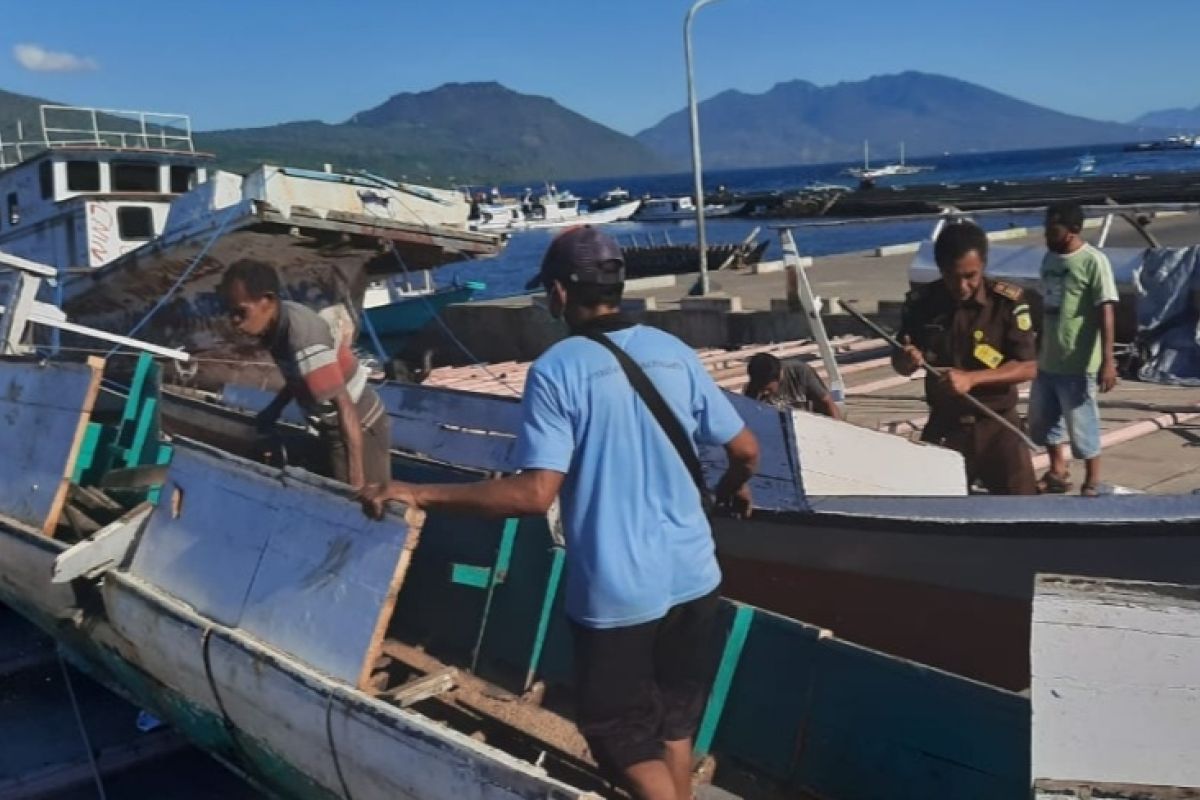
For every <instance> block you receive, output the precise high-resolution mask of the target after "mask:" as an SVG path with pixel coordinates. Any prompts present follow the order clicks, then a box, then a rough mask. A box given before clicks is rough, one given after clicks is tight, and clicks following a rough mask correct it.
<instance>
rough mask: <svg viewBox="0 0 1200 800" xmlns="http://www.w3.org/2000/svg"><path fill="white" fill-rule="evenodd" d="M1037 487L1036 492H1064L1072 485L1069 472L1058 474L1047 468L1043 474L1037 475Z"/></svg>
mask: <svg viewBox="0 0 1200 800" xmlns="http://www.w3.org/2000/svg"><path fill="white" fill-rule="evenodd" d="M1037 487H1038V494H1066V493H1067V492H1069V491H1070V487H1072V483H1070V473H1067V474H1066V475H1058V474H1057V473H1052V471H1050V470H1049V469H1048V470H1046V471H1045V475H1043V476H1042V477H1039V479H1038V483H1037Z"/></svg>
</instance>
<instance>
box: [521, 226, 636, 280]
mask: <svg viewBox="0 0 1200 800" xmlns="http://www.w3.org/2000/svg"><path fill="white" fill-rule="evenodd" d="M553 281H558V282H559V283H562V284H564V285H567V284H571V283H593V284H607V285H614V284H619V283H624V282H625V256H624V255H623V254H622V253H621V246H620V245H619V244H617V241H616V240H615V239H613V238H612V237H611V236H609V235H608V234H606V233H601V232H600V231H598V230H597V229H595V228H593V227H592V226H591V225H580V226H578V227H575V228H567V229H566V230H565V231H563V232H562V233H560V234H559V235H558V236H556V237H555V238H554V241H552V242H551V243H550V246H549V247H548V248H546V255H545V257H543V258H542V268H541V271H539V272H538V274H536V275H534V276H533V277H532V278H530V279H529V282H528V283H526V284H525V288H526V289H536V288H537V287H539V286H546V285H548V284H550V283H551V282H553Z"/></svg>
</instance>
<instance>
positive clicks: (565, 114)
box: [196, 83, 664, 183]
mask: <svg viewBox="0 0 1200 800" xmlns="http://www.w3.org/2000/svg"><path fill="white" fill-rule="evenodd" d="M196 142H197V146H199V147H200V148H201V149H205V150H210V151H212V152H214V153H216V154H217V156H218V157H219V158H220V160H221V162H222V165H223V166H226V167H227V168H231V169H245V168H249V167H252V166H254V165H255V164H257V163H260V162H262V161H271V162H275V163H287V164H289V165H291V166H304V167H314V168H320V166H321V165H322V164H324V163H326V162H332V163H333V164H335V165H336V166H338V167H340V168H361V169H366V170H369V171H371V172H376V173H379V174H382V175H387V176H392V177H399V176H408V177H409V178H410V179H412V180H427V179H428V178H434V179H443V180H451V179H453V180H454V181H455V182H458V183H492V182H497V181H531V182H532V181H542V180H559V179H566V178H590V177H601V176H606V175H630V174H639V173H647V172H655V171H661V170H662V169H663V167H664V164H663V162H662V161H661V160H660V159H658V158H657V157H656V156H655V155H654V154H653V153H651V152H650V151H649V150H648V149H647V148H646V147H645V146H644V145H642V144H640V143H639V142H637V141H635V140H634V139H633V138H631V137H629V136H626V135H625V134H622V133H618V132H617V131H614V130H612V129H611V128H606V127H604V126H603V125H600V124H599V123H596V122H593V121H591V120H589V119H587V118H586V117H583V116H581V115H580V114H577V113H575V112H574V111H570V110H569V109H566V108H563V107H562V106H560V105H559V104H558V103H556V102H555V101H553V100H551V99H550V98H548V97H537V96H533V95H526V94H520V93H518V92H514V91H512V90H511V89H507V88H505V87H504V86H501V85H500V84H498V83H449V84H446V85H444V86H440V87H438V88H437V89H433V90H431V91H427V92H417V93H404V94H398V95H395V96H394V97H391V98H390V99H388V100H387V101H386V102H384V103H383V104H381V105H379V106H376V107H375V108H372V109H368V110H366V111H361V112H359V113H357V114H355V115H354V116H353V117H351V118H350V119H349V120H347V121H346V122H343V123H340V124H327V123H324V122H316V121H307V122H289V123H285V124H282V125H271V126H268V127H263V128H245V129H240V130H225V131H211V132H208V133H201V134H198V135H197V137H196Z"/></svg>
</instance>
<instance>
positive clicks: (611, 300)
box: [563, 283, 625, 308]
mask: <svg viewBox="0 0 1200 800" xmlns="http://www.w3.org/2000/svg"><path fill="white" fill-rule="evenodd" d="M563 288H564V289H566V291H567V302H568V303H570V304H571V305H573V306H579V307H580V308H599V307H601V306H608V307H609V308H616V307H617V306H619V305H621V298H622V297H623V296H624V295H625V284H623V283H568V284H564V285H563Z"/></svg>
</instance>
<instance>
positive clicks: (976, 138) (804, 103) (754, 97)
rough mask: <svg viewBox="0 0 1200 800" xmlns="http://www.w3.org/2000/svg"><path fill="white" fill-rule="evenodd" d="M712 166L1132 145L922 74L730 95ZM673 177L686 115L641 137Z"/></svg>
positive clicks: (1125, 130)
mask: <svg viewBox="0 0 1200 800" xmlns="http://www.w3.org/2000/svg"><path fill="white" fill-rule="evenodd" d="M699 114H700V140H701V143H702V145H703V148H704V164H705V166H706V167H711V168H714V169H719V168H725V169H732V168H741V167H769V166H785V165H788V164H800V163H816V162H829V161H852V160H855V159H858V158H861V157H862V143H863V140H864V139H866V140H869V141H870V142H871V144H872V150H873V151H874V152H875V153H876V154H877V155H876V156H874V157H873V158H872V162H873V163H875V162H877V163H885V162H888V161H893V160H895V158H896V156H897V153H898V149H899V143H900V142H901V141H904V142H906V144H907V151H908V153H909V154H910V155H913V156H920V155H922V154H926V155H929V154H941V153H943V152H962V151H969V150H974V151H979V152H987V151H996V150H1024V149H1029V148H1037V147H1054V146H1065V145H1072V144H1101V143H1105V142H1127V141H1134V140H1136V139H1138V138H1139V136H1141V135H1142V134H1141V133H1139V131H1138V130H1137V129H1135V128H1133V127H1131V126H1128V125H1122V124H1119V123H1114V122H1098V121H1096V120H1091V119H1085V118H1083V117H1076V116H1071V115H1069V114H1063V113H1060V112H1057V111H1051V110H1050V109H1047V108H1042V107H1040V106H1036V105H1033V104H1031V103H1026V102H1023V101H1021V100H1017V99H1016V98H1013V97H1009V96H1007V95H1004V94H1001V93H999V92H995V91H992V90H991V89H986V88H984V87H982V86H977V85H975V84H971V83H967V82H966V81H960V80H957V79H955V78H948V77H945V76H942V75H930V74H927V73H921V72H904V73H901V74H899V75H881V76H877V77H873V78H868V79H867V80H863V81H854V82H846V83H838V84H835V85H833V86H817V85H815V84H812V83H809V82H807V81H802V80H795V81H789V82H785V83H779V84H776V85H775V86H774V87H773V88H771V89H770V90H768V91H766V92H764V93H762V94H746V93H744V92H739V91H727V92H723V93H721V94H719V95H716V96H715V97H712V98H710V99H708V100H706V101H704V102H703V103H701V104H700V109H699ZM636 138H637V140H638V141H640V142H641V143H642V144H644V145H646V146H647V147H649V148H650V149H651V150H653V151H654V152H655V153H657V154H658V155H659V156H661V157H662V158H664V159H666V160H668V161H669V162H670V163H671V165H672V166H673V167H677V168H684V167H685V165H686V164H687V163H688V159H689V157H690V146H691V145H690V141H689V138H688V114H687V111H686V109H685V110H682V111H678V112H676V113H674V114H671V115H670V116H668V117H666V118H665V119H663V120H662V121H661V122H659V123H658V124H657V125H655V126H654V127H652V128H649V129H647V130H644V131H642V132H641V133H639V134H637V137H636Z"/></svg>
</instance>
